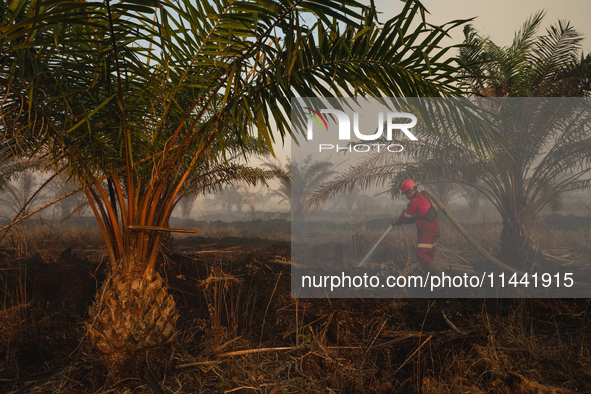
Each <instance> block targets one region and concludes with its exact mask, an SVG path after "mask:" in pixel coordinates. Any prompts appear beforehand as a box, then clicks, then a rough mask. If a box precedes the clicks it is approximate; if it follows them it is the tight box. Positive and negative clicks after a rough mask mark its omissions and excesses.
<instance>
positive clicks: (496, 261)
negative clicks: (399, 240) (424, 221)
mask: <svg viewBox="0 0 591 394" xmlns="http://www.w3.org/2000/svg"><path fill="white" fill-rule="evenodd" d="M421 193H423V194H424V195H425V196H427V197H428V198H429V199H430V200H431V201H433V203H435V205H437V207H438V208H439V210H440V211H441V212H443V214H444V215H445V216H446V217H447V218H448V219H449V221H450V222H451V224H453V226H454V227H455V228H456V229H457V230H458V231H459V233H460V234H462V236H463V237H464V238H465V239H466V241H468V243H470V245H472V247H474V249H476V250H477V251H478V252H479V253H480V254H481V255H482V256H483V257H485V258H486V259H487V260H488V261H490V262H491V263H493V264H494V265H496V266H497V267H499V268H501V269H504V270H507V271H509V272H513V273H516V274H518V275H525V273H524V272H523V271H520V270H517V269H515V268H513V267H510V266H508V265H507V264H505V263H503V262H502V261H501V260H499V259H497V258H496V257H494V256H493V255H491V254H490V253H489V252H487V251H486V249H484V248H483V247H482V246H480V245H479V244H478V243H477V242H476V241H474V238H472V237H471V236H470V234H468V232H467V231H466V230H465V229H464V227H462V225H461V224H460V223H459V222H458V221H457V220H456V218H454V217H453V215H452V214H451V212H449V210H448V209H447V208H446V207H445V205H443V204H442V203H441V201H439V199H438V198H437V197H435V195H433V193H431V192H430V191H428V190H423V191H422V192H421ZM405 211H406V209H405V210H403V211H402V213H404V212H405ZM392 227H393V226H392V225H390V226H389V227H388V228H387V229H386V231H385V232H384V234H383V235H382V236H381V237H380V239H379V240H378V242H376V244H375V245H374V247H373V248H372V249H371V250H370V251H369V253H368V254H367V256H365V258H364V259H363V260H362V261H361V263H359V267H362V266H363V265H364V264H365V262H366V261H367V259H368V258H369V256H371V254H372V253H373V252H374V250H375V249H376V248H377V246H378V245H379V243H380V242H381V241H382V240H383V239H384V237H385V236H386V234H388V233H389V232H390V230H392ZM571 288H575V289H583V290H588V285H585V284H582V283H580V282H573V284H572V287H571Z"/></svg>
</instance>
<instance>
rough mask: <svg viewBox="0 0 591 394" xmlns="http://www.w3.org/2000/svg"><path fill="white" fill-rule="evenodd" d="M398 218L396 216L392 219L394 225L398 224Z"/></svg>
mask: <svg viewBox="0 0 591 394" xmlns="http://www.w3.org/2000/svg"><path fill="white" fill-rule="evenodd" d="M398 225H399V223H398V218H394V220H392V226H398Z"/></svg>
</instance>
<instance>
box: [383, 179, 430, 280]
mask: <svg viewBox="0 0 591 394" xmlns="http://www.w3.org/2000/svg"><path fill="white" fill-rule="evenodd" d="M400 191H401V192H402V194H404V195H405V196H406V198H408V199H409V200H410V203H409V204H408V206H407V208H406V210H405V212H403V214H402V215H400V216H399V217H398V218H396V219H394V220H393V221H392V225H393V226H397V225H401V224H409V223H413V222H414V223H415V225H416V226H417V235H418V238H419V244H418V247H417V258H418V259H419V262H420V263H421V265H422V266H423V268H425V269H428V270H429V271H431V272H433V273H441V267H439V265H438V264H437V263H435V262H434V260H435V243H436V242H437V238H439V222H438V221H437V212H436V211H435V208H434V207H433V206H432V205H431V201H429V199H428V198H427V197H425V196H424V195H423V194H421V193H419V192H418V191H417V183H416V182H415V181H413V180H412V179H407V180H406V181H404V182H402V186H401V187H400Z"/></svg>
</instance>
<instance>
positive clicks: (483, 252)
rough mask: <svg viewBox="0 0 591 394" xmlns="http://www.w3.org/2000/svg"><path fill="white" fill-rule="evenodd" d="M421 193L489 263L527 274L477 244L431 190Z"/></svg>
mask: <svg viewBox="0 0 591 394" xmlns="http://www.w3.org/2000/svg"><path fill="white" fill-rule="evenodd" d="M421 193H423V194H424V195H426V196H427V197H429V199H431V201H433V202H434V203H435V205H437V207H438V208H439V209H440V210H441V212H443V213H444V214H445V216H447V218H448V219H449V221H450V222H451V224H453V225H454V227H455V228H456V229H458V231H459V232H460V234H462V236H463V237H464V238H466V241H468V242H469V243H470V245H472V246H473V247H474V249H476V250H477V251H478V252H479V253H480V254H481V255H483V256H484V257H485V258H486V259H487V260H488V261H490V262H491V263H493V264H494V265H496V266H497V267H499V268H502V269H505V270H507V271H510V272H513V273H516V274H519V275H524V274H525V272H523V271H519V270H516V269H515V268H512V267H509V266H508V265H507V264H505V263H503V262H502V261H501V260H499V259H497V258H495V257H494V256H493V255H492V254H490V253H488V252H487V251H486V249H484V248H483V247H482V246H480V245H479V244H477V243H476V241H474V238H472V237H471V236H470V234H468V232H467V231H466V230H465V229H464V227H462V225H461V224H460V223H459V222H458V221H457V220H456V218H454V217H453V215H452V214H451V213H450V212H449V211H448V210H447V208H446V207H445V205H443V204H442V203H441V201H439V199H438V198H437V197H435V196H434V195H433V193H431V192H430V191H429V190H423V191H422V192H421Z"/></svg>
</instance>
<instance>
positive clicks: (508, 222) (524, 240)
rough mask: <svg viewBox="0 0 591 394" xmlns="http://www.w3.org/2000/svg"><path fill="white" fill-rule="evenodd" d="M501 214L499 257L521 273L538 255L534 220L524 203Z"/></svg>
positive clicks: (538, 246) (527, 268)
mask: <svg viewBox="0 0 591 394" xmlns="http://www.w3.org/2000/svg"><path fill="white" fill-rule="evenodd" d="M516 205H517V207H515V208H513V209H510V211H509V212H505V213H503V214H502V217H503V230H502V231H501V255H502V256H503V259H504V261H507V262H508V263H509V264H511V265H513V266H514V267H515V268H519V269H521V270H523V271H527V270H529V268H530V267H531V265H532V264H533V262H534V261H535V259H536V258H537V256H538V254H539V249H540V245H539V241H538V237H537V234H536V231H535V226H536V220H535V219H536V218H535V215H532V213H531V212H530V209H529V207H527V206H526V204H525V203H524V202H519V203H518V204H516Z"/></svg>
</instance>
